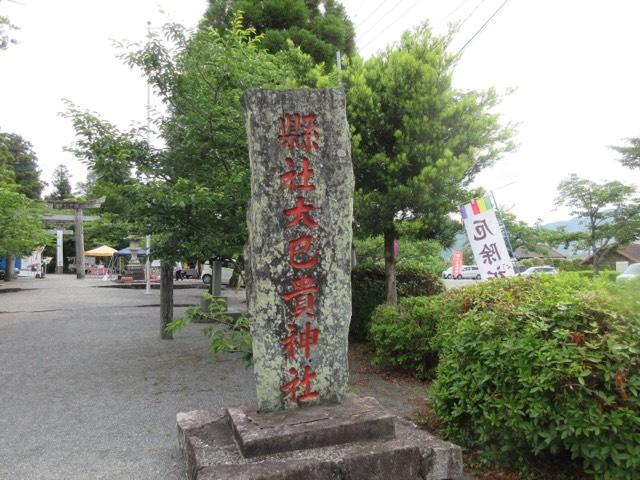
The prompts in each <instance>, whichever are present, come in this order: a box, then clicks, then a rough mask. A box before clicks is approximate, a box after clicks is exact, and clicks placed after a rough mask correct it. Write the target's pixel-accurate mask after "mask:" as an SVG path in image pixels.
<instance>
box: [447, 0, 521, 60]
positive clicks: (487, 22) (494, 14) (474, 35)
mask: <svg viewBox="0 0 640 480" xmlns="http://www.w3.org/2000/svg"><path fill="white" fill-rule="evenodd" d="M507 3H509V0H504V2H502V4H501V5H500V6H499V7H498V8H497V9H496V11H495V12H493V14H492V15H491V16H490V17H489V18H488V19H487V21H486V22H484V23H483V24H482V26H481V27H480V28H479V29H478V30H477V31H476V33H474V34H473V35H472V36H471V38H470V39H469V40H467V43H465V44H464V45H463V46H462V48H461V49H460V50H458V53H456V56H458V55H460V54H461V53H462V51H463V50H464V49H465V48H467V46H468V45H469V44H470V43H471V42H472V41H473V39H474V38H476V37H477V36H478V35H479V34H480V32H482V31H483V30H484V29H485V27H486V26H487V25H488V24H489V22H491V20H493V18H494V17H495V16H496V15H497V14H498V13H499V12H500V10H502V7H504V6H505V5H506V4H507Z"/></svg>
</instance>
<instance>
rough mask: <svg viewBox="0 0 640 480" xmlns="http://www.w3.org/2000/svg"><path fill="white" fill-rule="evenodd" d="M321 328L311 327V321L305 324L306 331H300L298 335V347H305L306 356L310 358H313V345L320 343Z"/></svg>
mask: <svg viewBox="0 0 640 480" xmlns="http://www.w3.org/2000/svg"><path fill="white" fill-rule="evenodd" d="M319 335H320V330H318V329H317V328H313V329H312V328H311V322H306V323H305V324H304V331H303V332H301V333H300V335H299V337H298V348H302V349H304V358H306V359H307V360H309V359H310V358H311V347H315V346H317V345H318V336H319Z"/></svg>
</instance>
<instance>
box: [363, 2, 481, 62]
mask: <svg viewBox="0 0 640 480" xmlns="http://www.w3.org/2000/svg"><path fill="white" fill-rule="evenodd" d="M421 1H422V0H417V1H415V2H414V3H412V4H411V6H409V8H407V9H405V10H404V11H403V12H402V13H401V14H400V15H399V16H398V17H396V19H395V20H394V21H393V22H391V23H390V24H389V25H387V27H386V28H387V29H388V28H389V27H391V26H392V25H395V24H396V23H398V20H400V19H401V18H402V17H404V15H405V13H407V12H408V11H409V10H411V9H413V8H414V7H415V6H416V5H418V3H420V2H421ZM466 1H468V0H466ZM363 36H364V35H363ZM360 39H362V37H360ZM374 41H375V40H372V41H371V42H368V43H367V44H366V45H365V46H364V47H362V50H365V49H366V48H367V47H369V46H370V45H371V44H372V43H373V42H374Z"/></svg>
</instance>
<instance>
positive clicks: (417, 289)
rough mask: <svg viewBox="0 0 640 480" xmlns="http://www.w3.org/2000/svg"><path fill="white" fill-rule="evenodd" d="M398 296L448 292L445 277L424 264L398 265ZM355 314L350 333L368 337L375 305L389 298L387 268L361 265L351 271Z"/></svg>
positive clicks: (354, 337)
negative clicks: (386, 283) (441, 278)
mask: <svg viewBox="0 0 640 480" xmlns="http://www.w3.org/2000/svg"><path fill="white" fill-rule="evenodd" d="M396 283H397V286H398V297H399V298H403V297H414V296H428V295H436V294H438V293H440V292H442V291H444V284H443V283H442V280H440V278H438V277H437V276H435V275H434V274H433V273H431V272H430V271H429V270H428V269H427V268H425V267H424V266H422V265H419V264H416V263H413V262H405V263H404V264H402V265H398V266H397V267H396ZM351 297H352V314H351V324H350V326H349V334H350V336H351V337H352V338H353V339H356V340H366V339H367V338H368V335H369V322H370V319H371V315H372V313H373V311H374V310H375V308H376V307H377V306H378V305H380V304H382V303H384V302H385V301H386V298H387V297H386V293H385V283H384V267H383V266H381V265H358V266H357V267H355V268H354V269H353V270H352V272H351Z"/></svg>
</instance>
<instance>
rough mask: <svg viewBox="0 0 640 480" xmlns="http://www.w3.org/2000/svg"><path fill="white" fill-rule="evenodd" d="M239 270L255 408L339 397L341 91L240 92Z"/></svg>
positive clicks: (344, 226)
mask: <svg viewBox="0 0 640 480" xmlns="http://www.w3.org/2000/svg"><path fill="white" fill-rule="evenodd" d="M243 103H244V107H245V114H246V119H247V139H248V146H249V159H250V165H251V201H250V203H249V209H248V212H247V225H248V233H249V241H248V244H247V247H246V257H247V258H246V262H245V269H246V273H247V277H248V281H247V296H248V307H249V313H250V317H251V320H252V325H251V328H252V336H253V354H254V357H253V359H254V370H255V376H256V387H257V397H258V409H259V410H260V411H261V412H269V411H275V410H283V409H287V408H293V407H296V406H297V405H299V404H302V403H305V404H309V403H332V402H333V403H335V402H338V401H341V400H342V398H343V397H344V396H345V394H346V387H347V375H348V365H347V336H348V332H349V321H350V318H351V276H350V273H351V238H352V221H353V186H354V177H353V168H352V164H351V140H350V138H349V130H348V126H347V119H346V110H345V105H346V99H345V94H344V91H342V90H341V89H326V90H314V89H306V90H288V91H267V90H249V91H247V92H245V94H244V98H243Z"/></svg>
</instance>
